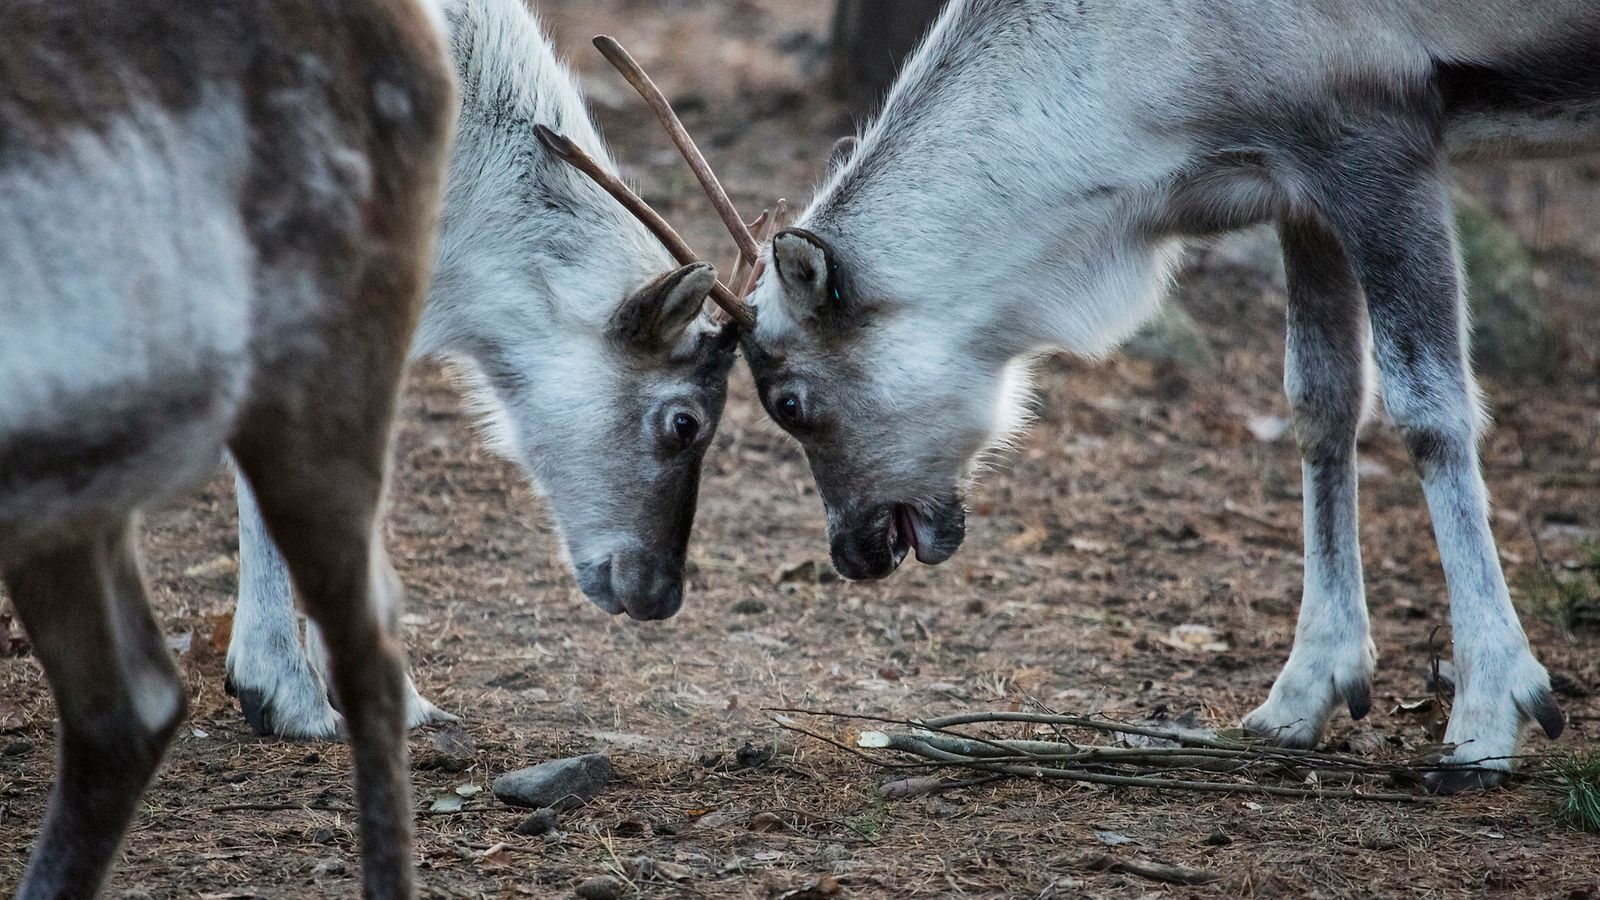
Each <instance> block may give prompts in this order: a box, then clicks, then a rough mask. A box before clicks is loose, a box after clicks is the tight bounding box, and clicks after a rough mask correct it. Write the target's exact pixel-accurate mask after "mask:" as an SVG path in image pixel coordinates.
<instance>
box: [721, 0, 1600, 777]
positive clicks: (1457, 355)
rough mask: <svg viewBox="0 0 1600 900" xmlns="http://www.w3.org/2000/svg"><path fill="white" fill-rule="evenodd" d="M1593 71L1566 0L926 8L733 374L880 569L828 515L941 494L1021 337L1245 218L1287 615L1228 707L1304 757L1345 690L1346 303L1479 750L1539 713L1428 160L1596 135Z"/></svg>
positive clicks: (1160, 268) (1358, 605)
mask: <svg viewBox="0 0 1600 900" xmlns="http://www.w3.org/2000/svg"><path fill="white" fill-rule="evenodd" d="M1597 58H1600V7H1596V6H1595V5H1594V4H1592V3H1590V2H1587V0H1557V2H1550V3H1541V4H1535V5H1531V6H1530V5H1528V4H1524V3H1520V2H1513V0H1488V2H1480V3H1470V4H1466V3H1457V2H1454V0H1412V2H1402V0H1222V2H1215V0H1119V2H1112V0H954V2H952V3H951V4H950V6H949V8H948V9H947V10H946V12H945V14H944V16H943V17H942V19H941V20H940V22H939V23H938V24H937V25H936V26H935V28H934V29H933V31H932V33H931V34H930V36H929V38H928V41H927V44H926V45H925V46H924V47H923V48H922V50H921V51H919V52H918V54H917V55H916V56H915V58H913V60H912V61H911V62H910V63H908V65H907V66H906V69H905V71H904V73H903V75H902V77H901V79H900V80H899V82H898V83H897V84H896V86H895V87H894V89H893V90H892V91H891V92H890V96H889V98H888V100H887V102H886V105H885V109H884V113H883V115H882V117H881V118H880V119H879V120H878V121H876V122H874V123H872V124H871V125H870V126H869V127H868V128H867V129H866V130H865V132H864V133H863V135H862V136H861V143H860V146H859V147H858V148H857V150H856V151H855V152H854V153H853V154H852V155H851V156H850V158H849V159H848V160H847V161H845V162H843V163H842V164H840V165H839V166H838V167H837V169H836V170H834V171H831V172H830V173H829V176H828V180H827V182H826V183H825V185H824V186H823V188H822V189H821V191H820V192H819V194H818V196H817V198H816V199H815V200H814V201H813V203H812V205H811V207H810V209H809V210H808V211H807V212H806V213H805V214H804V215H803V216H802V217H801V218H800V220H799V223H798V224H799V227H800V228H801V229H803V231H804V232H805V233H806V234H807V235H809V236H810V240H811V242H812V243H814V244H815V245H816V246H817V248H818V250H817V252H818V253H819V254H820V255H822V256H825V257H826V258H827V259H829V260H830V261H831V268H832V271H831V274H830V278H829V285H828V287H827V288H826V289H824V290H821V291H818V290H817V289H815V288H813V287H810V286H802V285H797V283H796V282H795V280H794V279H786V278H784V277H782V273H781V272H780V273H779V274H778V275H777V276H776V277H775V276H774V275H773V273H772V272H771V271H769V273H768V276H767V277H766V278H765V279H764V280H763V282H762V284H761V286H760V287H759V289H758V291H757V293H756V295H755V297H754V303H755V305H756V306H757V308H758V312H759V321H758V325H757V328H756V331H755V333H754V334H753V335H751V336H750V337H749V338H748V339H747V341H746V344H747V349H748V351H749V353H748V355H749V358H750V362H751V368H752V371H753V372H754V374H755V377H756V382H757V385H758V387H759V388H760V389H761V391H762V397H763V400H764V402H766V403H767V406H768V409H769V411H773V412H774V415H775V417H778V418H779V421H780V424H785V423H784V422H783V419H782V417H781V416H779V415H778V412H779V411H780V410H781V409H784V408H787V403H788V400H789V399H791V398H795V397H803V398H805V411H806V417H807V419H806V421H802V422H798V423H794V422H791V423H787V424H786V427H788V428H789V429H790V430H791V431H792V432H793V433H794V434H795V435H796V437H798V438H799V439H800V441H801V443H802V445H803V446H804V447H805V449H806V453H807V456H808V458H809V459H810V461H811V464H812V469H813V472H814V473H815V475H816V477H817V480H818V486H819V493H820V494H821V496H822V498H823V500H824V503H825V504H826V505H827V508H828V513H829V524H830V529H831V530H832V540H833V544H834V548H835V551H836V552H835V560H836V563H839V564H840V565H841V571H844V572H845V573H846V574H858V575H868V576H878V575H882V574H886V573H887V571H888V570H891V569H892V568H893V565H892V562H891V564H888V565H885V564H884V560H885V559H890V560H891V561H892V553H888V554H887V555H886V551H883V550H882V549H881V548H883V547H884V545H885V544H886V543H892V539H893V534H894V532H893V530H892V529H889V528H888V526H887V521H893V520H892V519H887V518H886V517H885V516H883V515H881V514H877V515H862V514H859V513H858V511H860V510H866V511H868V512H875V511H881V510H885V509H889V510H894V509H905V508H910V509H913V510H917V511H920V512H921V515H922V519H923V521H924V522H927V521H928V516H927V512H928V510H927V508H926V502H927V501H928V500H929V499H930V498H949V497H959V496H960V492H961V490H962V487H963V486H964V484H965V483H966V481H967V480H968V478H969V477H970V474H971V472H972V471H973V468H974V465H975V463H976V461H977V460H978V459H979V458H980V455H981V454H982V453H983V452H984V449H985V447H986V446H988V445H989V444H991V443H992V442H993V441H994V440H995V439H996V438H997V437H1001V436H1004V435H1005V434H1007V433H1008V432H1009V430H1010V429H1012V428H1014V427H1015V425H1016V423H1017V421H1018V417H1017V416H1016V414H1015V410H1017V409H1018V408H1019V407H1021V406H1022V405H1023V403H1022V402H1021V401H1020V400H1019V398H1018V394H1019V393H1020V392H1021V389H1022V388H1023V386H1025V383H1026V379H1025V378H1022V377H1019V376H1018V374H1017V371H1018V368H1019V367H1021V366H1025V365H1026V363H1027V361H1028V360H1029V359H1031V358H1032V357H1033V356H1034V355H1035V354H1037V353H1039V352H1041V351H1047V350H1052V349H1058V348H1065V349H1068V350H1073V351H1077V352H1081V353H1089V354H1100V353H1105V352H1108V351H1109V350H1110V349H1111V348H1113V347H1115V346H1116V344H1117V343H1118V342H1119V341H1121V340H1122V339H1123V338H1125V337H1126V336H1128V335H1129V334H1130V333H1131V331H1132V330H1133V328H1134V327H1136V326H1137V325H1138V324H1139V323H1140V322H1142V321H1144V320H1146V319H1147V318H1148V317H1149V316H1150V315H1151V313H1152V312H1153V311H1154V309H1155V308H1156V306H1157V304H1158V303H1159V302H1160V299H1161V296H1162V294H1163V293H1164V290H1165V287H1166V283H1167V281H1168V279H1169V278H1170V276H1171V274H1172V272H1173V271H1174V264H1175V262H1176V260H1177V259H1178V258H1179V255H1180V253H1181V250H1182V248H1183V245H1184V243H1185V241H1186V240H1187V239H1190V238H1193V237H1196V236H1201V235H1207V234H1213V233H1216V232H1220V231H1226V230H1230V229H1234V228H1241V227H1245V226H1249V225H1252V224H1256V223H1261V222H1277V223H1279V225H1280V228H1281V230H1282V232H1283V235H1284V243H1285V247H1286V251H1287V253H1288V255H1289V257H1290V266H1291V278H1292V285H1291V290H1292V294H1293V297H1292V301H1291V311H1290V341H1289V363H1288V365H1289V367H1290V371H1289V373H1288V375H1287V378H1286V381H1287V386H1288V387H1289V389H1290V392H1291V399H1292V401H1293V405H1294V408H1295V416H1296V424H1297V431H1298V433H1299V435H1300V438H1301V446H1302V448H1303V451H1304V453H1305V477H1306V491H1307V494H1306V495H1307V499H1308V503H1307V523H1306V541H1307V552H1308V554H1309V559H1308V565H1307V576H1308V580H1307V585H1306V591H1307V602H1306V606H1305V610H1304V612H1303V615H1302V617H1301V626H1300V632H1299V637H1298V638H1297V642H1296V653H1295V654H1292V655H1291V659H1290V664H1289V666H1288V667H1287V668H1286V670H1285V673H1284V675H1283V677H1281V678H1280V680H1279V684H1278V685H1277V686H1276V687H1275V688H1274V692H1273V697H1272V698H1271V699H1269V701H1268V703H1267V704H1266V705H1264V706H1263V707H1262V708H1261V709H1258V710H1256V712H1254V713H1252V714H1251V716H1250V717H1249V718H1248V724H1249V725H1250V726H1251V727H1252V728H1253V729H1256V730H1259V731H1263V732H1266V733H1269V734H1274V735H1276V736H1277V737H1278V738H1279V739H1281V740H1284V741H1286V742H1289V743H1296V744H1306V743H1310V742H1312V741H1315V740H1316V739H1317V738H1318V737H1319V736H1320V734H1321V732H1322V729H1323V727H1324V725H1325V723H1326V722H1327V719H1328V717H1329V715H1330V714H1331V712H1332V710H1333V707H1334V705H1335V704H1337V703H1338V702H1341V701H1342V702H1343V703H1344V704H1345V705H1347V706H1349V707H1350V709H1351V711H1352V712H1353V713H1356V714H1358V715H1359V714H1361V713H1363V712H1364V711H1365V710H1366V708H1367V707H1368V706H1369V704H1370V699H1369V697H1368V694H1369V689H1368V688H1367V687H1366V684H1367V682H1368V679H1369V678H1370V673H1371V670H1372V665H1373V659H1372V656H1373V654H1372V645H1371V642H1370V640H1369V638H1368V633H1367V627H1368V626H1367V618H1366V612H1365V604H1364V600H1363V597H1362V587H1361V582H1360V561H1359V545H1358V542H1357V540H1356V535H1355V530H1356V529H1355V509H1356V504H1355V498H1356V486H1355V475H1354V465H1355V451H1354V437H1353V435H1354V428H1355V426H1356V424H1357V423H1359V420H1360V417H1361V415H1362V413H1363V411H1364V410H1365V406H1366V402H1365V392H1366V388H1365V384H1366V376H1365V375H1364V368H1365V363H1364V358H1365V355H1366V352H1367V351H1366V349H1365V348H1366V342H1367V337H1366V335H1367V331H1368V330H1369V328H1368V324H1366V323H1370V331H1371V333H1372V340H1373V347H1374V349H1375V351H1376V355H1377V360H1378V368H1379V370H1380V372H1381V374H1382V384H1383V390H1384V395H1385V398H1386V400H1387V401H1388V404H1389V407H1390V410H1391V412H1392V413H1393V415H1394V416H1395V418H1396V420H1397V421H1398V422H1399V424H1400V425H1401V428H1402V429H1403V430H1404V432H1405V434H1406V437H1407V441H1408V445H1409V446H1410V447H1411V449H1412V453H1413V457H1414V459H1415V460H1416V464H1417V468H1418V471H1419V473H1420V474H1421V476H1422V479H1423V483H1424V487H1425V490H1426V493H1427V495H1428V502H1429V507H1430V510H1431V512H1432V514H1433V518H1434V523H1435V531H1436V534H1437V536H1438V538H1439V544H1440V550H1441V556H1442V558H1443V559H1444V563H1445V568H1446V580H1447V581H1448V583H1449V586H1450V591H1451V597H1452V620H1453V622H1454V625H1455V640H1456V655H1457V662H1458V664H1459V665H1462V666H1464V667H1465V669H1467V670H1470V671H1471V672H1472V673H1473V674H1472V675H1471V676H1469V677H1468V678H1467V679H1466V680H1467V682H1468V684H1469V685H1470V686H1469V687H1468V689H1467V690H1466V692H1465V693H1464V694H1463V695H1462V697H1461V700H1460V701H1459V702H1458V706H1457V709H1456V713H1455V715H1454V716H1453V718H1452V720H1451V725H1450V732H1449V734H1448V735H1447V737H1448V738H1449V739H1450V740H1452V741H1455V742H1457V743H1458V744H1460V747H1459V749H1458V750H1457V752H1456V756H1455V757H1454V758H1455V759H1457V760H1458V761H1468V762H1478V763H1480V764H1481V765H1483V766H1484V767H1485V768H1487V769H1492V770H1503V769H1506V768H1508V767H1509V765H1510V763H1509V761H1508V759H1507V757H1509V756H1510V755H1511V754H1513V753H1514V752H1515V749H1516V746H1517V743H1518V733H1519V731H1520V729H1521V726H1522V725H1523V724H1524V722H1526V721H1529V720H1530V719H1532V718H1537V719H1538V720H1539V722H1540V724H1541V725H1543V726H1544V727H1545V730H1546V731H1547V732H1550V733H1552V734H1554V733H1557V732H1559V730H1560V728H1559V717H1557V716H1554V715H1552V714H1551V713H1550V710H1551V709H1552V708H1553V707H1552V705H1551V704H1550V703H1549V702H1548V686H1549V682H1548V677H1547V676H1546V674H1545V671H1544V669H1543V667H1541V666H1540V665H1539V664H1538V662H1537V661H1536V660H1534V658H1533V656H1532V653H1531V652H1530V650H1529V649H1528V646H1527V640H1526V638H1525V636H1524V635H1523V634H1522V631H1521V628H1520V626H1519V625H1518V623H1517V621H1516V616H1515V613H1514V611H1513V610H1512V608H1511V605H1510V601H1509V596H1508V593H1507V591H1506V588H1505V583H1504V578H1503V576H1502V574H1501V572H1500V569H1499V561H1498V556H1497V554H1496V551H1495V547H1494V542H1493V538H1492V535H1491V534H1490V532H1489V527H1488V520H1487V492H1486V490H1485V488H1484V486H1483V481H1482V478H1481V476H1480V474H1479V472H1478V463H1477V449H1476V441H1477V438H1478V434H1479V431H1480V428H1481V419H1482V414H1481V411H1480V409H1479V402H1478V395H1477V390H1476V387H1475V385H1474V383H1473V381H1472V378H1471V374H1470V371H1469V369H1468V365H1467V361H1466V356H1465V351H1464V346H1465V345H1464V341H1465V337H1466V334H1467V329H1466V322H1465V314H1464V311H1463V310H1464V307H1463V304H1462V297H1461V290H1462V288H1461V278H1460V274H1459V271H1458V268H1459V266H1458V261H1457V259H1456V249H1455V246H1454V240H1453V235H1452V234H1451V230H1450V218H1449V209H1448V198H1447V195H1446V193H1445V191H1444V179H1445V177H1446V174H1447V172H1448V167H1449V163H1450V160H1451V159H1452V158H1455V157H1469V156H1470V157H1519V156H1527V155H1539V154H1559V153H1568V152H1572V151H1574V150H1581V149H1586V148H1588V149H1592V148H1595V147H1597V146H1600V67H1596V66H1595V65H1594V60H1595V59H1597ZM775 255H777V256H778V258H779V259H780V260H781V259H782V248H781V247H780V248H779V249H778V250H777V251H775ZM1363 294H1364V295H1365V297H1366V298H1367V302H1366V304H1365V305H1364V306H1363V304H1362V297H1363ZM819 297H823V298H825V300H826V302H824V303H822V304H821V305H820V306H819V300H818V298H819ZM1363 320H1365V323H1364V322H1363ZM1358 359H1359V360H1362V361H1361V362H1358ZM919 537H921V533H920V532H919ZM872 547H876V548H878V549H877V550H876V551H874V552H875V554H876V555H875V556H874V558H873V559H872V560H868V561H867V563H866V564H863V563H862V557H863V553H862V551H861V549H860V548H872ZM841 550H844V551H845V552H844V553H842V554H841V552H840V551H841ZM1442 787H1448V785H1442Z"/></svg>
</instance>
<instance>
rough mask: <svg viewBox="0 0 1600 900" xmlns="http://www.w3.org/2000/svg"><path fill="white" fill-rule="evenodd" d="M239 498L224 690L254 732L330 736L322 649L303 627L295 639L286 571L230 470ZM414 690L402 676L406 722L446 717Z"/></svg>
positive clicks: (340, 730)
mask: <svg viewBox="0 0 1600 900" xmlns="http://www.w3.org/2000/svg"><path fill="white" fill-rule="evenodd" d="M234 488H235V490H236V491H237V497H238V503H239V605H238V607H237V609H236V611H235V612H234V617H233V635H232V637H231V638H230V640H229V642H228V662H227V686H228V692H229V693H230V694H233V695H234V696H236V697H238V698H239V708H240V710H241V711H242V712H243V713H244V717H245V721H247V722H249V723H250V726H251V727H252V728H254V729H255V730H256V733H257V734H271V735H277V736H279V737H286V738H293V739H299V740H335V739H338V738H340V737H342V735H343V734H344V718H343V717H342V716H341V715H339V713H338V712H337V711H336V710H335V709H334V706H333V703H332V702H331V699H330V692H329V691H328V676H327V672H328V665H327V659H328V651H327V647H326V645H325V644H324V642H323V640H322V635H321V634H320V633H319V632H318V631H317V629H316V628H315V627H308V628H307V629H306V634H305V637H304V639H303V640H302V638H301V632H300V616H299V613H298V611H297V610H296V608H295V600H294V590H293V588H292V587H291V586H290V584H289V570H288V568H287V567H286V566H285V565H284V562H283V557H282V556H280V555H279V553H278V548H277V545H275V544H274V543H273V542H272V538H271V537H270V536H269V535H268V534H267V530H266V526H265V525H264V524H263V523H262V521H261V511H260V509H259V508H258V507H257V506H256V498H255V494H254V493H252V492H251V490H250V485H249V483H248V482H246V481H245V479H244V478H243V477H240V476H238V475H235V477H234ZM454 718H455V717H454V716H451V715H449V714H448V713H445V712H442V711H441V710H439V709H438V708H436V707H435V706H434V705H433V704H432V703H429V702H428V701H427V700H426V699H424V698H423V697H422V695H421V694H419V693H417V689H416V686H415V685H414V684H412V682H411V677H410V676H409V675H407V676H406V724H407V726H408V727H411V728H415V727H417V726H418V725H424V724H427V723H430V722H440V721H453V720H454Z"/></svg>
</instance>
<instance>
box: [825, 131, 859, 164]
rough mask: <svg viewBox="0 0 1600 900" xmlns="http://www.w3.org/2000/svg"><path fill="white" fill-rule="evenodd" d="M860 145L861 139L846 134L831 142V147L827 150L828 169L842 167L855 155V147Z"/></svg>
mask: <svg viewBox="0 0 1600 900" xmlns="http://www.w3.org/2000/svg"><path fill="white" fill-rule="evenodd" d="M860 146H861V139H860V138H858V137H856V136H855V135H853V134H852V135H846V136H845V137H842V138H839V139H838V140H837V141H834V142H833V149H832V150H831V151H829V152H828V171H830V172H833V171H837V170H838V169H840V168H842V167H843V166H844V164H845V163H847V162H849V161H850V157H852V156H855V155H856V148H857V147H860Z"/></svg>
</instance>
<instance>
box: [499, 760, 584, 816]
mask: <svg viewBox="0 0 1600 900" xmlns="http://www.w3.org/2000/svg"><path fill="white" fill-rule="evenodd" d="M610 779H611V760H610V759H609V758H608V757H607V756H606V755H605V754H603V753H590V754H589V755H587V756H578V757H573V758H572V759H553V760H550V761H549V762H543V763H540V764H538V765H537V766H532V767H530V768H526V769H518V770H517V771H515V772H507V773H506V774H504V775H501V776H500V777H499V778H496V779H495V780H494V795H495V796H496V797H498V798H500V800H501V802H503V803H509V804H511V805H512V806H526V807H528V808H530V809H540V808H543V807H547V806H548V807H551V808H553V809H555V810H556V811H557V812H566V811H567V810H569V809H572V808H573V807H576V806H581V805H582V804H584V803H586V802H588V801H589V800H590V799H592V798H593V797H594V796H595V795H596V794H598V793H600V789H601V788H603V787H605V784H606V782H607V781H609V780H610Z"/></svg>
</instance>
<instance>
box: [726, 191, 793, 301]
mask: <svg viewBox="0 0 1600 900" xmlns="http://www.w3.org/2000/svg"><path fill="white" fill-rule="evenodd" d="M764 218H766V222H765V227H763V228H761V229H759V230H760V232H761V246H763V247H765V246H766V245H768V244H770V243H772V236H773V235H775V234H777V233H778V232H779V231H782V230H783V229H784V228H785V227H787V226H788V224H789V201H787V200H784V199H782V198H779V200H778V202H777V203H776V204H774V205H773V207H772V215H771V216H770V217H764ZM758 224H759V222H758ZM765 269H766V262H765V261H764V260H761V259H757V260H756V261H755V263H754V264H752V265H750V266H748V267H747V268H746V269H744V270H740V271H737V272H735V273H734V275H733V289H734V290H736V291H738V292H739V297H740V299H743V300H748V299H749V297H750V292H751V291H753V290H755V289H756V280H757V279H759V278H760V277H761V273H762V271H764V270H765Z"/></svg>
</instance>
